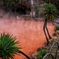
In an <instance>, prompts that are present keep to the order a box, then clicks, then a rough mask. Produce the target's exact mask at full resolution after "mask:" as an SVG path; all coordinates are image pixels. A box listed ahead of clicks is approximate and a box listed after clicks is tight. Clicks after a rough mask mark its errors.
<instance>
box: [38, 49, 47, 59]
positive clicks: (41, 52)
mask: <svg viewBox="0 0 59 59" xmlns="http://www.w3.org/2000/svg"><path fill="white" fill-rule="evenodd" d="M46 53H47V52H46V50H44V49H42V50H40V51H38V54H37V57H38V58H39V59H42V58H43V56H44V55H45V54H46Z"/></svg>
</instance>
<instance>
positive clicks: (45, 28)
mask: <svg viewBox="0 0 59 59" xmlns="http://www.w3.org/2000/svg"><path fill="white" fill-rule="evenodd" d="M43 31H44V34H45V37H46V40H47V44H49V39H51V36H50V34H49V31H48V28H47V19H45V21H44V26H43ZM46 32H47V34H46ZM47 35H48V37H49V38H48V37H47Z"/></svg>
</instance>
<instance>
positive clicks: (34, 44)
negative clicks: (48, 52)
mask: <svg viewBox="0 0 59 59" xmlns="http://www.w3.org/2000/svg"><path fill="white" fill-rule="evenodd" d="M48 28H49V32H50V34H51V35H52V34H53V30H54V25H52V23H49V24H48ZM3 32H5V33H9V34H11V35H12V34H13V36H16V38H17V41H19V42H20V43H19V44H20V47H21V48H22V49H21V50H22V51H23V52H24V53H26V54H27V55H29V54H30V53H31V52H35V51H36V50H37V49H38V48H39V47H42V46H43V45H44V43H45V42H46V39H45V35H44V32H43V21H33V20H23V19H21V20H17V19H2V18H1V19H0V33H3ZM14 59H26V58H25V57H24V56H22V55H21V54H20V55H16V56H15V58H14Z"/></svg>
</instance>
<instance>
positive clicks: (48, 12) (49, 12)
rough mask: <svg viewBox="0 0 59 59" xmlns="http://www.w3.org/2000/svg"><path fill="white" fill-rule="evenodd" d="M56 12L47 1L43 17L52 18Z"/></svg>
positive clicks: (52, 5) (53, 6)
mask: <svg viewBox="0 0 59 59" xmlns="http://www.w3.org/2000/svg"><path fill="white" fill-rule="evenodd" d="M57 13H58V10H57V8H56V7H55V5H54V4H51V3H49V4H46V5H45V17H47V18H48V19H50V20H52V19H54V18H55V17H56V15H57Z"/></svg>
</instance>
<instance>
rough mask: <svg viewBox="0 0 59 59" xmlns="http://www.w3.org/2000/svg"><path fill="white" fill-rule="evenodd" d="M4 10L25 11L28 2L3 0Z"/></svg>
mask: <svg viewBox="0 0 59 59" xmlns="http://www.w3.org/2000/svg"><path fill="white" fill-rule="evenodd" d="M2 7H4V9H5V10H6V11H13V12H16V11H20V12H23V13H26V11H27V10H28V11H29V9H30V4H29V3H26V0H3V6H2Z"/></svg>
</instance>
